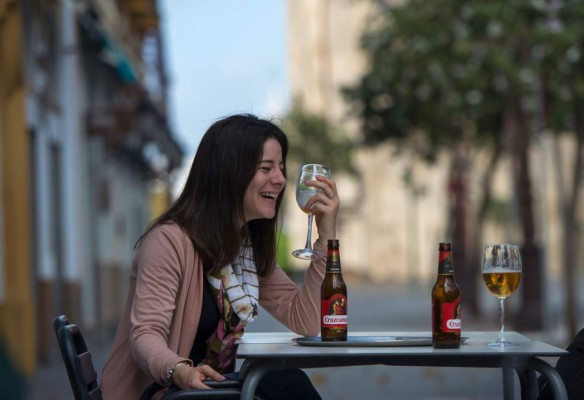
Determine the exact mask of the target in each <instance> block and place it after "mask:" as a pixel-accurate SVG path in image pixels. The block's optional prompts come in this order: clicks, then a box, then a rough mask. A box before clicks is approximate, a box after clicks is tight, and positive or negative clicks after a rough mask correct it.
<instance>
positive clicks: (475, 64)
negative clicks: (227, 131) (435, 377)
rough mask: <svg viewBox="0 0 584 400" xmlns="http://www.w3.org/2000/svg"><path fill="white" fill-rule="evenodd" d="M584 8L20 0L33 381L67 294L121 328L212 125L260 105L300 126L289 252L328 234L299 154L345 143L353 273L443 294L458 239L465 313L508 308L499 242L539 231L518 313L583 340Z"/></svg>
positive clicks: (20, 176)
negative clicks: (137, 267)
mask: <svg viewBox="0 0 584 400" xmlns="http://www.w3.org/2000/svg"><path fill="white" fill-rule="evenodd" d="M583 18H584V2H580V1H565V0H547V1H545V0H542V1H531V0H530V1H527V0H516V1H514V2H502V1H495V2H493V1H486V0H485V1H475V2H463V1H457V0H439V1H438V0H436V1H432V2H428V1H422V0H401V1H397V0H396V1H390V0H385V1H382V0H376V1H375V0H288V1H286V0H277V1H276V0H262V1H259V0H258V1H253V2H238V1H235V0H230V1H224V2H201V1H187V0H160V1H156V0H0V255H1V257H0V359H1V360H2V363H1V368H2V373H1V374H0V376H1V377H9V376H13V377H18V378H20V379H21V380H20V381H18V380H13V381H12V382H23V385H22V389H21V390H20V389H19V390H20V391H19V392H18V390H17V392H15V394H14V396H13V397H11V398H19V397H18V396H19V393H20V395H22V396H24V392H25V389H24V387H25V386H26V384H25V383H26V382H27V381H28V382H30V381H31V380H34V377H35V376H36V375H35V374H37V373H38V371H39V370H41V369H42V368H44V367H45V366H47V365H51V364H50V363H51V360H52V357H53V355H54V352H55V346H56V341H55V339H54V333H53V331H52V326H51V321H52V318H53V317H54V316H56V315H58V314H62V313H65V314H67V315H68V316H69V318H70V319H71V320H72V321H74V322H75V323H77V324H79V325H80V326H81V327H82V328H83V329H84V331H85V332H87V334H89V335H93V336H95V337H99V338H101V339H102V341H103V342H105V343H109V340H111V337H112V335H113V333H114V332H115V328H116V326H117V321H118V319H119V317H120V314H121V310H122V308H123V305H124V301H125V296H126V288H127V284H128V275H129V270H130V264H131V260H132V256H133V246H134V243H135V241H136V240H137V238H138V237H139V236H140V234H141V233H142V232H143V230H144V228H145V227H146V226H147V224H148V222H149V221H150V220H152V218H154V217H156V216H157V215H158V214H159V213H160V212H161V211H162V210H164V209H165V207H167V205H168V204H169V202H171V201H172V199H173V197H174V196H176V194H177V193H178V192H179V191H180V189H181V186H182V183H183V182H184V178H185V174H186V173H187V171H188V168H189V164H190V161H191V160H192V157H193V155H194V152H195V151H196V148H197V144H198V141H199V140H200V138H201V136H202V135H203V134H204V132H205V130H206V128H207V127H208V126H209V125H210V124H211V123H213V122H214V121H215V120H216V119H218V118H220V117H223V116H225V115H228V114H232V113H240V112H249V113H254V114H257V115H259V116H260V117H264V118H268V119H272V120H274V121H275V122H276V123H277V124H280V125H281V126H282V127H283V129H284V130H285V131H286V132H287V133H288V135H289V139H290V143H291V147H290V154H289V160H288V180H289V186H288V191H287V193H286V199H285V203H284V213H283V220H282V232H281V237H280V245H279V246H280V247H279V256H278V257H279V262H280V264H281V265H282V266H283V267H284V268H285V269H286V270H287V271H288V272H289V273H290V274H291V275H292V276H294V277H297V276H298V274H301V273H302V272H303V270H304V269H305V268H306V266H307V265H306V263H305V262H300V261H298V260H295V259H293V258H292V257H291V256H289V254H290V251H291V250H293V249H294V248H298V247H301V246H302V245H303V244H304V241H305V235H306V216H305V214H304V213H302V212H301V211H300V210H299V209H298V207H297V205H296V202H295V199H294V190H293V187H294V182H295V179H296V177H297V169H298V167H299V165H300V164H301V163H303V162H318V163H324V164H328V165H329V166H330V167H331V168H332V171H333V177H334V178H335V180H336V181H337V183H338V187H339V193H340V194H341V198H342V206H341V210H340V215H339V232H338V236H339V238H340V241H341V253H342V261H343V272H344V274H345V276H346V279H347V280H348V281H349V282H350V284H353V285H354V286H355V287H359V288H362V290H368V289H367V288H373V287H375V288H384V289H385V290H387V291H391V290H392V288H401V289H403V288H411V290H406V291H404V292H403V295H404V297H403V303H404V307H405V305H406V304H407V303H408V301H409V300H408V298H407V295H408V294H410V295H411V294H412V293H422V294H423V295H425V293H427V295H428V307H429V304H430V303H429V293H430V289H431V286H432V284H433V282H434V280H435V275H436V271H437V269H436V267H437V253H438V252H437V250H438V243H439V242H441V241H451V242H452V244H453V251H454V264H455V272H456V277H457V281H458V284H459V286H460V287H461V291H462V295H463V319H464V320H465V321H471V324H469V325H463V326H465V327H467V326H470V327H472V326H473V325H472V324H473V323H476V325H474V326H481V327H484V325H481V324H484V322H485V321H487V322H488V324H487V326H491V325H492V330H496V329H497V321H498V320H497V301H496V299H495V298H494V297H485V296H488V295H485V293H486V289H485V288H484V285H483V283H482V279H481V276H480V266H481V251H482V247H483V245H484V243H488V242H513V243H518V244H520V245H521V248H522V257H523V276H522V281H521V284H520V288H519V290H518V292H517V293H515V294H514V295H513V296H512V297H511V298H510V299H509V300H510V301H509V302H508V309H507V327H508V329H513V330H518V331H520V332H522V333H527V334H528V333H533V334H534V335H545V336H546V338H548V339H549V340H550V341H551V342H553V343H554V344H557V345H562V346H563V345H565V344H566V343H567V342H568V341H569V339H570V338H571V337H572V336H573V335H574V334H575V333H576V332H577V331H578V330H579V329H581V328H582V325H583V324H584V321H583V320H584V319H583V318H582V307H583V304H584V297H583V296H584V295H583V294H582V293H584V291H583V290H581V289H582V288H583V286H584V282H583V276H582V275H583V274H582V269H583V266H584V261H583V260H584V257H583V256H584V255H583V254H582V251H581V248H582V247H583V245H584V237H583V234H582V221H583V217H584V216H583V213H584V210H583V205H584V200H582V191H583V189H582V180H583V179H582V175H583V174H584V159H583V157H584V154H583V152H584V58H583V52H584V30H583V29H582V25H581V21H582V19H583ZM375 293H378V291H376V292H375ZM400 293H401V292H400ZM380 301H383V300H380ZM423 311H424V312H426V311H427V310H423ZM386 317H387V318H388V319H389V320H391V319H392V318H391V315H388V316H386ZM393 321H394V322H393V323H394V325H388V329H391V328H392V326H393V327H395V329H397V330H400V329H402V328H405V327H404V326H400V325H395V324H399V321H398V320H393ZM427 329H430V327H429V321H428V328H427ZM106 350H107V346H106ZM59 368H62V366H61V365H59ZM9 373H10V374H12V375H9ZM60 373H64V370H60ZM14 379H16V378H14ZM5 381H6V379H0V383H2V382H5ZM10 386H11V387H12V388H17V387H18V385H16V384H14V383H12V384H10ZM15 390H16V389H15Z"/></svg>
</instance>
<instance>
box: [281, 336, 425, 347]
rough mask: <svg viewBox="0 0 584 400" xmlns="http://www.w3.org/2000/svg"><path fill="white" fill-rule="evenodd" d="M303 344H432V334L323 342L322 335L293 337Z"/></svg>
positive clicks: (369, 337)
mask: <svg viewBox="0 0 584 400" xmlns="http://www.w3.org/2000/svg"><path fill="white" fill-rule="evenodd" d="M292 340H294V341H295V342H296V343H298V344H299V345H301V346H319V347H391V346H394V347H403V346H432V337H431V336H347V341H346V342H323V341H322V340H321V338H320V336H309V337H299V338H294V339H292Z"/></svg>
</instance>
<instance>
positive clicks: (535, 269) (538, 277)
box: [513, 107, 543, 331]
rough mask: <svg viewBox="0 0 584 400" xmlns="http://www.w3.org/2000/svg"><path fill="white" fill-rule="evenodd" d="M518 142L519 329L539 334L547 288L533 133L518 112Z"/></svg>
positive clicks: (516, 157)
mask: <svg viewBox="0 0 584 400" xmlns="http://www.w3.org/2000/svg"><path fill="white" fill-rule="evenodd" d="M515 110H516V114H515V117H516V118H517V120H516V122H517V123H516V124H515V126H516V128H517V129H516V131H515V136H516V140H515V141H514V142H515V143H514V146H513V147H514V150H515V151H514V153H515V163H516V164H515V165H516V171H517V172H518V177H517V194H518V200H519V202H518V203H519V204H518V207H519V217H520V222H521V230H522V234H523V248H522V259H523V273H522V276H521V285H522V291H521V294H522V296H521V300H522V306H521V312H520V313H518V318H517V327H518V329H519V330H522V331H537V330H541V329H542V328H543V300H542V299H543V285H542V263H541V250H540V248H539V246H538V244H537V240H536V235H535V217H534V210H533V209H534V206H533V196H532V185H531V179H530V156H529V151H530V147H531V129H530V118H529V114H527V113H524V112H522V111H519V110H520V108H519V107H517V108H515Z"/></svg>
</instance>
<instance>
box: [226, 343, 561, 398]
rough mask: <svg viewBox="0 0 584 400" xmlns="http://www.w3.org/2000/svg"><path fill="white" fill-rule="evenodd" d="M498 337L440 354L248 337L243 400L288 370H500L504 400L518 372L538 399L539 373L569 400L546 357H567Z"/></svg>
mask: <svg viewBox="0 0 584 400" xmlns="http://www.w3.org/2000/svg"><path fill="white" fill-rule="evenodd" d="M497 334H498V332H463V336H464V337H467V340H466V341H465V343H464V344H463V345H461V346H460V348H459V349H447V350H435V349H434V348H432V346H415V347H410V346H408V347H313V346H301V345H298V344H297V343H295V342H294V341H293V340H292V339H293V338H295V337H299V336H298V335H294V334H292V333H246V334H245V335H244V336H243V338H242V340H241V342H240V344H239V348H238V351H237V358H239V359H242V360H244V362H243V365H242V367H241V371H240V379H243V380H244V384H243V390H242V394H241V399H242V400H248V399H249V400H251V399H253V394H254V393H255V390H256V388H257V385H258V383H259V381H260V380H261V378H262V377H263V376H264V375H265V374H266V373H268V372H269V371H274V370H282V369H288V368H328V367H346V366H362V365H392V366H418V367H419V366H428V367H474V368H501V369H502V370H503V388H504V396H505V399H511V398H513V396H514V391H513V371H515V372H516V373H517V375H518V377H519V382H520V384H521V393H522V398H527V399H536V398H537V397H538V387H537V373H540V374H543V375H545V376H546V377H547V378H548V379H549V381H550V385H551V386H552V390H553V393H554V398H555V399H558V400H567V399H568V397H567V394H566V388H565V386H564V383H563V381H562V379H561V378H560V376H559V374H558V373H557V371H556V370H555V369H554V368H553V367H552V366H551V365H550V364H549V363H547V362H546V361H545V360H542V359H541V357H559V356H562V355H565V354H568V352H567V351H566V350H564V349H560V348H558V347H554V346H551V345H549V344H546V343H543V342H538V341H532V340H530V339H528V338H527V337H525V336H523V335H521V334H519V333H517V332H506V336H507V338H508V339H509V340H511V341H512V342H514V343H517V344H518V345H517V346H513V347H508V348H503V349H501V348H493V347H489V346H487V343H490V342H492V341H494V340H495V339H496V337H497ZM350 335H351V336H358V335H363V336H426V337H427V336H431V334H430V333H428V332H357V333H356V332H350Z"/></svg>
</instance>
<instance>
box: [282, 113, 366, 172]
mask: <svg viewBox="0 0 584 400" xmlns="http://www.w3.org/2000/svg"><path fill="white" fill-rule="evenodd" d="M284 130H285V131H286V133H287V134H288V136H289V137H290V140H289V143H288V144H289V150H288V151H289V158H290V159H291V161H292V164H297V165H298V167H299V166H300V164H303V163H309V162H313V163H319V164H325V165H327V166H328V167H330V168H331V170H332V171H334V173H336V172H346V173H349V174H353V175H354V174H356V173H357V172H356V170H355V167H354V166H353V162H352V159H351V156H352V154H353V149H354V143H353V141H352V140H351V139H349V138H348V136H347V134H346V133H345V132H344V130H343V129H342V128H341V127H339V126H337V125H335V124H333V123H331V122H330V121H328V120H327V119H326V118H324V117H322V116H319V115H314V114H310V113H307V112H304V111H301V110H299V109H293V110H292V111H290V113H289V114H288V116H287V117H286V119H285V120H284Z"/></svg>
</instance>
